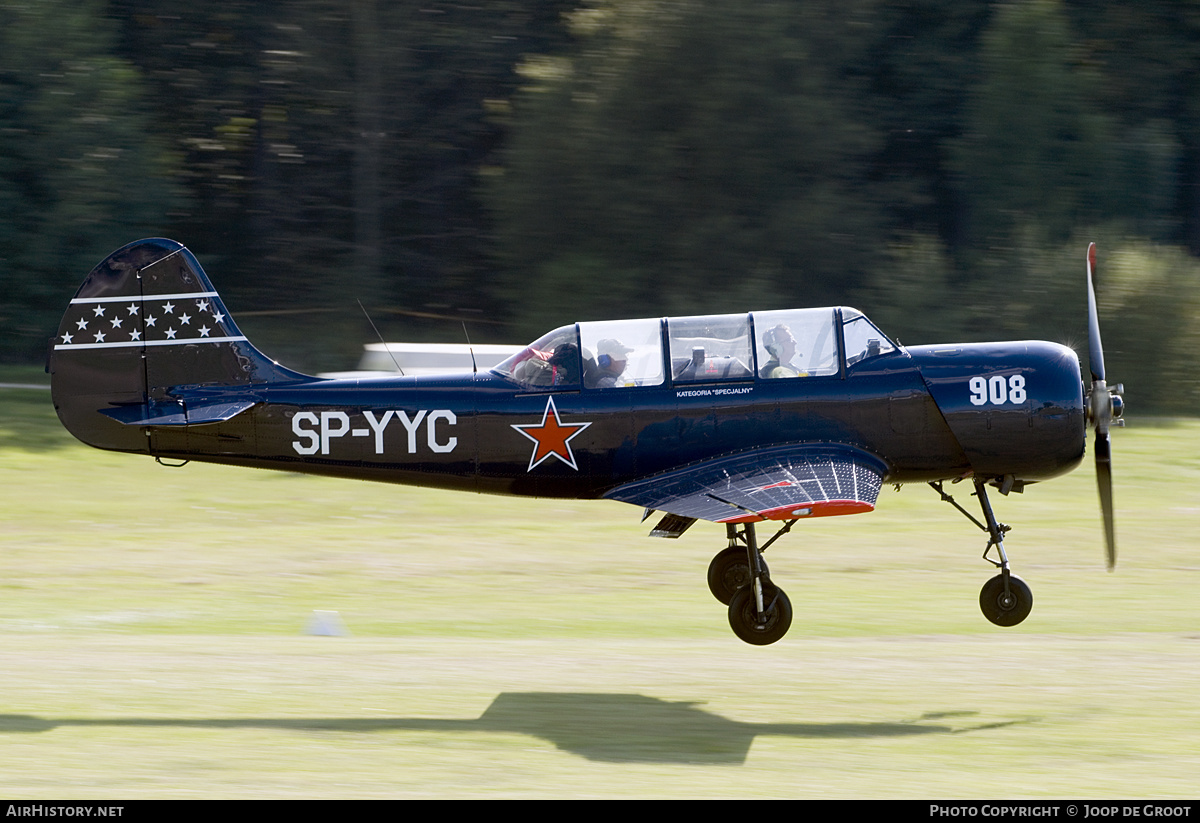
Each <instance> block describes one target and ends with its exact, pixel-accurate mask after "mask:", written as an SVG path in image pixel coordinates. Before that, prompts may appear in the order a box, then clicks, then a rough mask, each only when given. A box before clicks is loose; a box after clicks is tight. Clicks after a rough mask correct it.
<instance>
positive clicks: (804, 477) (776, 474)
mask: <svg viewBox="0 0 1200 823" xmlns="http://www.w3.org/2000/svg"><path fill="white" fill-rule="evenodd" d="M886 474H887V466H886V465H885V464H884V462H883V461H882V460H880V459H879V458H877V457H874V456H872V455H870V454H868V453H867V452H864V451H862V450H861V449H856V448H854V447H852V446H843V445H838V444H829V443H820V444H798V445H793V446H775V447H772V448H767V449H756V450H753V451H749V452H742V453H739V454H734V455H730V456H728V457H719V458H715V459H712V460H706V461H703V462H700V463H694V464H692V465H690V466H684V467H683V468H680V469H674V470H672V471H668V472H663V473H662V474H657V475H653V476H651V477H646V478H643V479H641V480H636V481H634V482H632V483H626V484H624V485H622V486H618V487H617V488H615V489H612V490H611V491H609V492H608V493H606V494H605V495H604V497H605V498H607V499H610V500H620V501H622V502H625V503H633V504H635V505H638V506H645V507H646V509H647V510H648V511H647V514H649V511H650V510H657V511H662V512H666V513H667V514H668V515H675V516H676V519H675V520H672V518H669V517H668V518H664V520H663V523H660V524H659V528H658V529H656V531H655V533H656V534H659V535H660V536H664V537H668V536H669V537H677V536H678V535H679V534H682V533H683V530H684V529H686V528H687V526H690V525H691V523H692V522H694V521H695V520H710V521H712V522H715V523H750V522H756V521H759V520H792V519H795V518H800V517H822V516H829V515H837V514H856V513H858V512H868V511H872V510H873V509H874V508H875V500H876V498H877V497H878V496H879V490H880V488H881V487H882V485H883V478H884V476H885V475H886ZM668 523H670V525H668Z"/></svg>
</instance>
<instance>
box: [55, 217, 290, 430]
mask: <svg viewBox="0 0 1200 823" xmlns="http://www.w3.org/2000/svg"><path fill="white" fill-rule="evenodd" d="M49 370H50V374H51V380H50V385H51V389H52V392H51V393H52V395H53V398H54V407H55V409H56V410H57V411H58V416H59V419H60V420H62V422H63V425H64V426H66V427H67V429H68V430H69V431H70V432H71V433H72V434H73V435H75V436H76V437H77V438H79V439H80V440H82V441H83V442H85V443H87V444H89V445H92V446H96V447H98V448H103V449H114V450H117V451H133V452H142V453H150V451H151V446H150V442H149V440H150V438H148V437H147V436H146V432H145V430H144V429H143V428H142V427H144V426H150V425H159V426H172V425H176V426H177V425H184V424H197V423H205V422H216V421H218V420H223V419H227V418H228V417H232V416H233V415H235V414H237V413H238V412H240V411H243V410H245V409H247V408H249V407H250V406H252V405H255V403H256V402H257V401H255V400H254V399H253V388H254V386H256V385H262V384H266V383H277V382H285V381H286V382H291V381H295V380H306V379H308V378H306V377H305V376H304V375H301V374H298V373H296V372H292V371H289V370H288V369H284V368H282V367H280V366H279V365H277V364H276V363H274V362H272V361H271V360H270V358H268V357H266V355H264V354H263V353H262V352H260V351H259V350H258V349H256V348H254V346H252V345H251V344H250V343H249V341H247V340H246V338H245V336H244V335H242V333H241V331H239V330H238V327H237V326H236V325H235V324H234V322H233V319H232V318H231V317H230V316H229V314H228V313H227V312H226V311H225V306H224V304H223V303H222V302H221V298H220V297H219V296H218V295H217V292H216V290H215V289H213V287H212V283H210V282H209V280H208V277H206V276H205V274H204V270H203V269H202V268H200V264H199V263H198V262H197V261H196V258H195V257H194V256H193V255H192V253H191V252H190V251H188V250H187V249H186V248H185V247H184V246H182V245H181V244H179V243H176V242H175V241H173V240H164V239H161V238H156V239H151V240H139V241H138V242H136V243H130V244H129V245H128V246H125V247H124V248H122V249H118V250H117V251H115V252H113V253H112V254H110V255H109V256H108V257H107V258H106V259H105V260H104V261H103V262H102V263H100V265H98V266H96V268H94V269H92V273H91V274H89V275H88V277H87V279H86V280H84V281H83V285H82V286H80V287H79V291H78V292H77V293H76V295H75V298H74V299H73V300H71V304H70V306H69V307H68V308H67V313H66V314H65V315H63V319H62V323H61V324H60V325H59V328H58V334H57V335H56V336H55V338H54V340H53V341H52V349H51V352H50V368H49ZM200 386H203V387H205V389H206V390H207V391H206V392H204V393H202V394H205V393H206V394H207V395H208V399H207V400H203V399H200V400H198V399H197V398H198V395H197V392H196V391H195V390H192V391H180V389H184V388H186V387H200ZM223 388H228V389H233V390H235V391H222V389H223ZM236 389H241V391H236ZM189 396H190V404H189ZM189 405H190V407H189Z"/></svg>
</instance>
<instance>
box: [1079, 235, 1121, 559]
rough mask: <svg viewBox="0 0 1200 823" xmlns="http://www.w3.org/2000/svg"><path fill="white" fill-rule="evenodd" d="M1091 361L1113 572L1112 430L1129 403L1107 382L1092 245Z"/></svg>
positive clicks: (1099, 478) (1092, 409)
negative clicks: (1126, 403)
mask: <svg viewBox="0 0 1200 823" xmlns="http://www.w3.org/2000/svg"><path fill="white" fill-rule="evenodd" d="M1087 273H1088V284H1087V286H1088V360H1089V368H1090V369H1091V372H1092V385H1091V388H1090V389H1089V390H1088V396H1087V418H1088V422H1089V423H1090V424H1091V425H1092V427H1093V428H1095V430H1096V482H1097V484H1099V487H1100V510H1101V512H1102V513H1103V514H1104V538H1105V542H1106V557H1107V560H1108V568H1109V571H1111V570H1112V568H1113V566H1115V565H1116V563H1117V532H1116V525H1115V524H1114V522H1113V497H1112V444H1111V442H1110V439H1109V435H1108V429H1109V426H1111V425H1117V426H1123V425H1125V421H1123V420H1121V419H1120V417H1121V412H1122V411H1123V410H1124V407H1125V403H1124V401H1123V400H1122V399H1121V395H1122V393H1123V392H1124V391H1125V387H1124V386H1122V385H1121V384H1120V383H1118V384H1117V385H1116V386H1113V387H1112V388H1109V386H1108V384H1107V383H1105V382H1104V346H1103V344H1101V342H1100V315H1099V312H1098V311H1097V310H1096V288H1095V285H1094V280H1095V276H1096V244H1095V243H1091V244H1089V245H1088V251H1087Z"/></svg>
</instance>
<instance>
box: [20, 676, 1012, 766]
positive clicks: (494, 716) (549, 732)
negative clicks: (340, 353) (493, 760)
mask: <svg viewBox="0 0 1200 823" xmlns="http://www.w3.org/2000/svg"><path fill="white" fill-rule="evenodd" d="M697 705H698V704H696V703H693V702H686V701H685V702H671V701H668V700H660V699H658V698H656V697H646V696H644V695H640V694H588V693H570V692H567V693H558V692H505V693H502V694H500V695H498V696H497V697H496V699H495V700H494V701H492V705H491V706H489V707H488V709H487V711H485V712H484V713H483V714H482V715H481V716H480V717H479V718H478V719H476V720H438V719H425V718H365V717H329V718H299V717H296V718H253V717H244V718H241V717H239V718H211V719H199V718H196V719H189V718H179V719H172V718H142V717H117V718H108V719H104V718H86V719H84V718H79V719H71V718H64V719H59V720H55V719H48V718H40V717H35V716H33V715H14V714H8V715H0V733H4V732H46V731H51V730H54V729H58V728H62V727H69V726H116V727H121V726H125V727H153V726H163V727H191V728H206V729H240V728H260V729H261V728H265V729H283V730H293V731H318V732H350V733H365V732H394V731H430V732H456V731H461V732H496V733H501V734H512V733H517V734H527V735H530V736H533V737H539V738H542V739H543V740H546V741H548V742H549V743H552V744H553V745H554V746H556V747H557V748H559V749H561V750H563V751H566V752H570V753H572V754H576V755H580V756H582V757H586V758H587V759H588V760H597V761H605V762H615V763H625V762H652V763H706V764H712V763H723V764H733V765H737V764H741V763H744V762H745V760H746V755H747V753H748V752H749V751H750V744H752V743H753V742H754V739H755V737H757V736H759V735H780V736H787V737H805V738H816V739H830V740H833V739H838V738H864V739H865V738H877V737H899V736H906V735H927V734H963V733H966V732H973V731H981V730H984V729H995V728H1000V727H1003V726H1012V725H1017V724H1022V723H1030V722H1034V720H1033V719H1032V718H1027V719H1023V720H1009V721H999V722H993V723H984V724H976V725H970V726H962V727H958V726H950V725H942V724H935V723H933V722H931V721H936V720H946V719H950V718H965V717H972V716H974V715H976V714H977V712H972V711H959V712H931V713H926V714H925V715H923V716H921V717H920V718H918V719H916V720H912V721H901V722H896V723H855V722H844V723H745V722H742V721H738V720H729V719H728V718H725V717H721V716H720V715H716V714H712V713H711V712H706V711H704V710H703V709H700V708H697Z"/></svg>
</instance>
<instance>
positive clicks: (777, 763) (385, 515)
mask: <svg viewBox="0 0 1200 823" xmlns="http://www.w3.org/2000/svg"><path fill="white" fill-rule="evenodd" d="M1114 439H1115V445H1114V451H1115V460H1116V462H1115V469H1114V470H1115V473H1116V480H1117V485H1116V499H1117V515H1118V537H1119V541H1120V549H1121V556H1120V560H1119V565H1118V568H1117V570H1116V572H1115V573H1113V574H1108V573H1106V572H1105V571H1104V564H1103V556H1102V555H1103V552H1102V545H1101V544H1102V533H1101V526H1100V518H1099V512H1098V504H1097V502H1096V493H1095V482H1094V477H1093V476H1092V474H1091V471H1090V469H1089V468H1087V467H1086V466H1085V468H1084V469H1081V470H1080V471H1079V472H1076V473H1075V474H1074V475H1072V476H1070V477H1068V478H1064V479H1062V480H1060V481H1056V482H1054V483H1049V484H1045V485H1044V486H1035V487H1032V488H1030V489H1029V490H1028V491H1027V492H1026V494H1024V495H1012V496H1010V497H1008V498H999V496H997V497H996V498H995V499H994V502H995V504H996V506H997V509H998V514H999V517H1000V518H1001V519H1002V520H1004V521H1005V522H1008V523H1011V524H1013V526H1014V530H1013V532H1012V533H1011V534H1010V535H1009V539H1008V541H1007V543H1006V545H1007V548H1008V550H1009V554H1010V556H1011V558H1012V561H1013V564H1014V567H1015V569H1016V571H1017V573H1018V574H1020V575H1021V576H1022V577H1024V578H1025V580H1026V581H1027V582H1028V583H1029V584H1030V585H1031V586H1032V588H1033V592H1034V598H1035V603H1034V609H1033V613H1032V614H1031V616H1030V617H1029V619H1028V620H1027V621H1026V622H1025V623H1023V624H1022V625H1021V626H1018V627H1015V628H1012V629H999V628H995V627H993V626H991V625H990V624H988V623H987V622H986V621H985V620H984V619H983V617H982V615H980V613H979V609H978V605H977V595H978V590H979V587H980V585H982V583H983V581H984V580H986V579H987V578H988V577H989V576H991V574H992V573H993V571H992V569H991V567H990V566H989V565H987V564H986V563H984V562H983V561H982V560H980V559H979V555H980V554H981V553H982V551H983V547H984V544H985V542H986V538H985V537H984V535H983V533H982V532H979V531H978V530H977V529H976V528H975V527H974V526H972V525H971V524H970V523H968V522H967V521H966V520H965V519H963V518H962V517H961V516H960V515H958V514H957V513H956V512H954V511H953V510H952V509H951V508H950V507H949V506H947V505H945V504H944V503H941V502H939V501H938V500H937V497H936V495H934V494H933V493H932V492H931V491H929V490H928V489H926V488H924V487H907V488H905V489H903V490H902V491H901V492H900V493H899V494H896V493H893V492H891V491H890V490H889V491H885V492H884V494H883V495H882V497H881V499H880V506H879V509H878V511H876V512H874V513H872V514H869V515H860V516H856V517H849V518H830V519H827V520H824V521H814V522H812V523H805V524H800V526H797V528H796V529H795V530H794V531H793V533H792V534H790V535H788V536H787V537H785V538H783V539H782V540H781V541H780V542H779V543H777V544H776V545H775V546H773V547H772V548H771V549H770V550H769V552H768V558H769V560H770V562H771V570H772V574H773V578H774V579H775V581H776V582H778V583H779V584H780V585H782V586H783V587H784V588H785V590H786V591H787V592H788V594H789V595H790V596H791V598H792V601H793V604H794V606H795V610H796V618H795V622H794V624H793V626H792V629H791V632H790V633H789V634H788V636H787V637H786V638H785V639H784V640H783V641H781V642H780V643H778V644H776V645H775V646H771V647H766V648H754V647H750V646H746V645H744V644H742V643H740V642H739V641H737V640H736V639H735V638H734V637H733V635H732V634H731V632H730V631H729V628H728V625H727V622H726V617H725V614H724V609H723V607H721V606H720V605H719V604H717V603H716V602H715V601H714V600H713V599H712V598H711V596H710V595H709V594H708V592H707V589H706V586H705V583H704V575H705V569H706V567H707V564H708V561H709V559H710V557H711V556H712V555H713V554H714V553H715V552H716V551H717V550H718V549H720V548H721V547H722V546H723V544H724V534H723V531H722V530H721V529H719V528H717V527H713V526H711V525H708V526H706V525H704V524H698V525H697V526H696V527H694V528H693V529H692V530H691V531H689V532H688V533H687V534H686V535H685V536H684V537H683V538H682V539H680V540H678V541H662V540H651V539H649V538H647V537H645V532H646V526H644V525H642V524H639V523H638V519H639V514H640V512H639V511H638V510H636V509H634V508H632V507H628V506H623V505H621V504H616V503H607V502H588V503H584V502H580V503H573V502H562V501H537V500H514V499H508V498H495V497H484V496H476V495H467V494H452V493H444V492H435V491H430V490H426V489H414V488H404V487H394V486H386V485H371V484H366V483H357V482H346V481H335V480H327V479H320V478H308V477H300V476H292V475H283V474H272V473H267V472H256V471H245V470H235V469H224V468H219V467H212V466H203V465H198V464H191V465H188V466H186V467H184V468H181V469H169V468H164V467H162V466H159V465H157V464H155V463H154V462H153V461H152V460H149V459H145V458H136V457H130V456H122V455H116V454H110V453H105V452H98V451H95V450H91V449H88V448H86V447H84V446H82V445H80V444H78V443H76V442H75V441H74V440H72V438H71V437H70V435H68V434H67V433H66V432H65V431H63V430H62V429H61V427H60V426H59V425H58V423H57V421H56V420H55V418H54V414H53V411H52V409H51V408H50V406H49V396H48V393H47V392H45V391H34V390H3V391H0V482H3V488H4V490H5V491H4V503H5V505H4V509H3V512H4V514H3V518H4V522H3V529H0V630H3V636H4V642H3V644H0V687H2V693H3V705H2V706H0V743H2V745H0V794H2V795H4V796H7V797H9V798H50V797H55V798H67V797H92V798H141V797H168V798H178V797H416V796H454V797H486V796H502V797H519V796H535V797H548V796H571V797H576V796H595V797H636V796H661V797H766V796H784V797H918V798H919V797H936V798H949V797H995V798H1012V797H1079V798H1103V797H1136V798H1150V797H1192V796H1194V795H1195V792H1196V786H1197V780H1196V775H1197V774H1200V697H1198V696H1197V693H1196V686H1195V684H1196V683H1197V682H1198V681H1200V626H1198V625H1197V623H1198V617H1197V611H1198V610H1197V606H1196V597H1195V594H1194V593H1195V591H1196V589H1197V583H1198V582H1200V574H1198V572H1200V562H1197V560H1196V559H1195V555H1194V546H1195V545H1196V539H1195V527H1196V525H1197V524H1198V523H1200V517H1198V514H1200V457H1198V455H1200V424H1198V423H1196V422H1194V421H1188V422H1177V423H1171V422H1156V423H1147V422H1144V421H1139V420H1137V419H1136V418H1134V419H1133V420H1132V421H1131V423H1130V428H1129V429H1126V430H1122V431H1117V432H1116V433H1115V435H1114ZM960 490H961V491H960ZM955 493H956V495H957V496H958V497H959V499H960V502H963V503H964V505H968V506H969V505H970V504H972V503H974V501H973V500H971V499H970V496H969V493H968V490H967V489H966V488H965V487H964V486H958V487H955ZM318 609H319V610H336V611H338V612H339V614H340V616H341V618H342V619H343V620H344V622H345V624H346V626H347V628H348V629H349V631H350V632H351V636H349V637H311V636H306V635H304V634H303V630H304V627H305V625H306V624H307V623H308V621H309V620H310V618H311V616H312V613H313V611H314V610H318Z"/></svg>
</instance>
